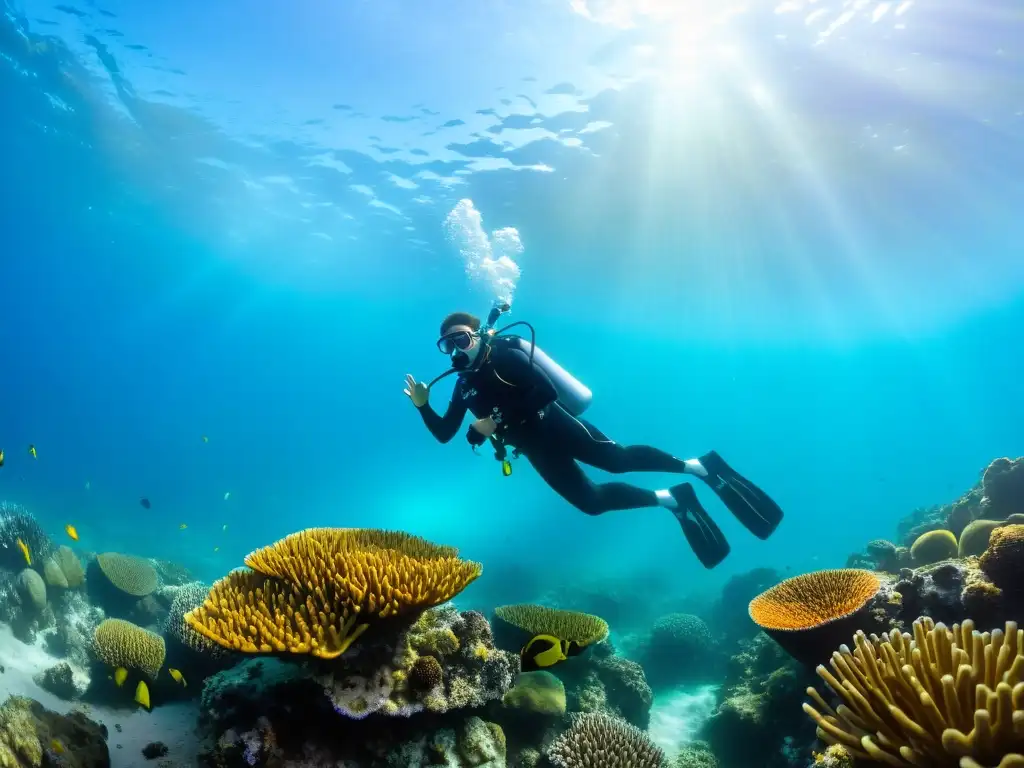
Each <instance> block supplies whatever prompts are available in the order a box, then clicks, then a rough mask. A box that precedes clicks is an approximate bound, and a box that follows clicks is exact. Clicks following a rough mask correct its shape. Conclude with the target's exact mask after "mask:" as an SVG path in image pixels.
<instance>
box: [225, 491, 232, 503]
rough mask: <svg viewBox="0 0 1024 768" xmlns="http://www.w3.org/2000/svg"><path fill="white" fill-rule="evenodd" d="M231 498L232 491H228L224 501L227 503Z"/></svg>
mask: <svg viewBox="0 0 1024 768" xmlns="http://www.w3.org/2000/svg"><path fill="white" fill-rule="evenodd" d="M230 498H231V491H228V492H227V493H225V494H224V501H227V500H228V499H230Z"/></svg>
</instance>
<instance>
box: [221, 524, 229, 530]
mask: <svg viewBox="0 0 1024 768" xmlns="http://www.w3.org/2000/svg"><path fill="white" fill-rule="evenodd" d="M220 529H221V530H222V531H226V530H227V529H228V524H227V523H224V525H222V526H221V527H220Z"/></svg>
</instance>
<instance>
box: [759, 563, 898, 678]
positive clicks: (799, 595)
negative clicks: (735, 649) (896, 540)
mask: <svg viewBox="0 0 1024 768" xmlns="http://www.w3.org/2000/svg"><path fill="white" fill-rule="evenodd" d="M880 586H881V582H880V581H879V578H878V576H877V575H876V574H875V573H873V572H871V571H865V570H860V569H857V568H840V569H836V570H826V571H815V572H814V573H805V574H803V575H800V576H794V577H792V578H790V579H786V580H785V581H782V582H780V583H779V584H776V585H775V586H774V587H772V588H771V589H769V590H767V591H765V592H762V593H761V594H760V595H758V596H757V597H755V598H754V599H753V600H752V601H751V602H750V606H749V612H750V618H751V619H752V620H753V622H754V623H755V624H757V626H759V627H760V628H761V629H762V630H764V632H765V633H766V634H767V635H769V636H770V637H771V638H772V639H773V640H775V642H777V643H778V644H779V645H781V646H782V648H783V649H784V650H785V651H786V652H787V653H789V654H790V655H791V656H792V657H793V658H795V659H797V660H799V661H802V662H804V663H808V664H815V663H817V662H818V661H821V660H822V659H825V658H828V655H829V654H830V653H831V649H833V648H835V647H836V646H837V645H839V643H841V642H842V641H843V640H845V639H847V638H849V637H851V636H852V635H853V633H854V632H855V631H856V629H858V628H860V627H859V626H858V625H860V624H863V625H864V626H865V627H871V626H873V622H872V619H871V618H870V617H869V616H867V615H866V612H865V611H864V610H863V609H864V608H865V606H866V605H867V604H868V602H869V601H870V600H871V598H872V597H874V596H875V595H876V594H877V593H878V590H879V588H880Z"/></svg>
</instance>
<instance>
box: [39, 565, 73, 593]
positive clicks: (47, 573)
mask: <svg viewBox="0 0 1024 768" xmlns="http://www.w3.org/2000/svg"><path fill="white" fill-rule="evenodd" d="M43 578H44V579H45V580H46V583H47V584H48V585H49V586H51V587H58V588H59V589H67V588H68V577H67V576H65V575H64V571H62V570H61V569H60V565H59V564H58V563H57V560H56V558H54V557H48V558H46V562H45V563H43Z"/></svg>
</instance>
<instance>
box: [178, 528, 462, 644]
mask: <svg viewBox="0 0 1024 768" xmlns="http://www.w3.org/2000/svg"><path fill="white" fill-rule="evenodd" d="M245 564H246V565H247V566H249V567H250V568H252V569H253V570H252V571H243V570H237V571H233V572H232V573H230V574H228V576H226V577H225V578H223V579H221V580H220V581H218V582H217V583H216V584H214V585H213V588H212V589H211V590H210V594H209V596H208V597H207V599H206V601H205V602H204V603H203V605H202V606H200V607H199V608H196V609H195V610H193V611H190V612H189V613H187V614H186V615H185V621H186V622H187V623H188V624H189V625H190V626H191V627H192V628H193V629H194V630H196V631H197V632H199V633H200V634H202V635H203V636H205V637H206V638H208V639H209V640H212V641H213V642H215V643H218V644H219V645H222V646H223V647H225V648H229V649H233V650H239V651H242V652H245V653H286V652H287V653H294V654H311V655H313V656H317V657H320V658H324V659H333V658H336V657H338V656H341V655H342V654H343V653H345V651H347V650H348V648H349V646H350V645H351V644H352V643H353V642H354V641H355V640H356V639H357V638H358V637H359V636H360V635H361V634H362V633H363V632H364V631H365V630H367V629H368V628H369V627H370V625H371V624H372V623H378V624H380V623H382V622H385V620H387V619H390V618H397V617H402V616H407V615H413V616H414V615H416V614H417V613H418V612H420V611H423V610H424V609H425V608H429V607H431V606H435V605H440V604H441V603H444V602H446V601H448V600H450V599H451V598H452V597H454V596H455V595H457V594H458V593H459V592H461V591H462V590H463V589H465V588H466V586H467V585H468V584H469V583H470V582H472V581H473V580H474V579H476V578H477V577H478V576H479V575H480V573H481V572H482V566H481V565H480V564H479V563H474V562H472V561H466V560H461V559H459V557H458V551H457V550H455V549H454V548H453V547H445V546H438V545H436V544H432V543H431V542H429V541H426V540H425V539H421V538H419V537H417V536H411V535H409V534H405V533H399V532H393V531H381V530H375V529H365V528H310V529H307V530H304V531H299V532H298V533H293V534H291V535H289V536H286V537H285V538H284V539H281V540H280V541H277V542H275V543H274V544H272V545H271V546H269V547H264V548H263V549H260V550H256V551H255V552H252V553H250V554H249V555H248V556H247V557H246V558H245Z"/></svg>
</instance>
